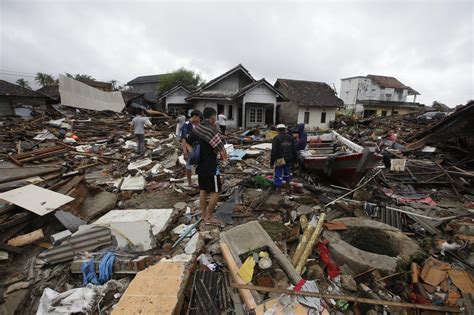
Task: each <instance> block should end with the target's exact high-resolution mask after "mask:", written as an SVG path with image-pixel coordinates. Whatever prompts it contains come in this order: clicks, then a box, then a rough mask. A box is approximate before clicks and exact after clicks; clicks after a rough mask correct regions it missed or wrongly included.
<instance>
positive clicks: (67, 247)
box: [39, 226, 112, 264]
mask: <svg viewBox="0 0 474 315" xmlns="http://www.w3.org/2000/svg"><path fill="white" fill-rule="evenodd" d="M111 244H112V233H111V231H110V229H108V228H105V227H100V226H94V227H91V228H88V229H86V230H83V231H80V232H78V233H76V234H74V235H73V236H72V237H71V238H70V239H69V240H67V241H66V242H63V243H62V244H61V245H59V246H56V247H54V248H52V249H48V250H46V251H44V252H43V253H41V254H40V255H39V258H40V259H42V260H44V261H46V262H47V263H50V264H57V263H60V262H63V261H68V260H72V259H73V258H74V256H76V255H77V254H79V253H81V252H84V251H90V250H94V249H96V248H99V247H101V246H106V245H111Z"/></svg>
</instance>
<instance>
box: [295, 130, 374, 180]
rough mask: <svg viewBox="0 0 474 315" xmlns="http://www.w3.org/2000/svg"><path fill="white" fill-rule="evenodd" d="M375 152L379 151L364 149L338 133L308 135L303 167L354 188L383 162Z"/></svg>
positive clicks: (301, 159) (369, 148) (302, 156)
mask: <svg viewBox="0 0 474 315" xmlns="http://www.w3.org/2000/svg"><path fill="white" fill-rule="evenodd" d="M375 151H376V148H375V147H362V146H360V145H358V144H356V143H354V142H352V141H350V140H349V139H347V138H344V137H343V136H341V135H340V134H338V133H337V132H335V131H331V132H327V133H317V134H308V147H307V148H306V150H304V151H300V153H301V155H300V165H301V166H302V167H303V171H305V172H308V173H311V174H314V175H317V176H321V177H326V178H328V179H329V180H330V181H333V182H335V183H337V184H339V185H343V186H346V187H353V186H355V185H356V184H357V183H358V182H359V181H360V179H361V178H362V177H363V176H364V175H365V174H366V173H367V171H368V170H370V169H372V168H374V166H375V165H376V164H377V162H378V161H380V160H381V159H382V155H380V154H377V153H376V152H375Z"/></svg>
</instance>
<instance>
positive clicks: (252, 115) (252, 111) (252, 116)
mask: <svg viewBox="0 0 474 315" xmlns="http://www.w3.org/2000/svg"><path fill="white" fill-rule="evenodd" d="M255 116H256V115H255V108H251V109H250V112H249V121H250V122H251V123H254V122H255Z"/></svg>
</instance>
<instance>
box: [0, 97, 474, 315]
mask: <svg viewBox="0 0 474 315" xmlns="http://www.w3.org/2000/svg"><path fill="white" fill-rule="evenodd" d="M82 107H83V108H81V109H78V110H76V109H74V108H70V107H69V108H68V107H64V108H59V109H54V110H52V109H49V110H45V111H42V110H38V112H37V114H36V115H37V116H34V117H31V118H30V119H29V120H25V118H19V117H2V118H1V120H0V125H1V126H2V128H1V130H0V143H1V146H0V148H1V149H0V198H1V199H0V274H1V275H2V277H1V278H0V313H1V314H34V313H36V314H63V313H67V312H79V313H81V312H82V313H89V314H98V313H100V314H138V313H141V314H251V313H255V314H370V313H373V314H382V313H384V312H385V313H388V314H401V313H404V314H414V312H415V311H416V310H421V311H422V312H424V311H429V312H430V314H431V313H433V314H434V313H440V314H441V313H443V312H451V313H459V312H465V313H466V314H469V312H472V309H474V304H473V301H474V299H473V294H474V286H473V283H474V277H473V275H474V273H473V270H474V254H473V250H472V249H473V248H474V221H473V213H474V185H473V183H474V181H473V179H474V164H473V161H474V160H473V152H474V135H473V130H474V128H472V117H474V103H472V102H471V103H470V104H467V105H466V106H464V107H462V108H460V109H458V110H457V111H456V112H454V113H452V114H450V115H449V116H447V117H446V118H444V119H443V120H441V121H439V122H436V123H432V124H428V125H427V124H420V123H417V121H416V115H415V114H413V115H410V114H409V115H403V116H390V117H374V118H367V119H366V118H355V117H351V116H338V117H337V118H336V120H335V121H333V122H332V123H331V127H332V130H333V131H336V133H330V132H327V131H318V132H310V133H309V134H308V147H307V149H306V150H305V152H303V153H302V154H301V158H300V161H299V166H300V167H299V169H298V170H297V171H295V173H294V175H295V176H294V178H293V180H292V181H291V182H290V183H287V184H288V185H286V186H284V188H283V191H282V192H281V193H277V192H276V190H275V189H274V188H273V184H272V181H271V180H272V174H273V170H272V169H271V168H270V150H271V140H270V139H265V137H264V136H263V137H262V138H259V139H258V140H257V139H253V138H250V137H247V136H246V134H247V133H248V132H247V131H242V130H240V131H239V130H230V131H229V133H228V134H227V135H226V136H224V138H225V139H226V141H227V145H226V149H227V151H228V153H229V155H230V157H231V158H230V159H229V161H228V162H227V163H225V164H223V165H222V167H221V173H222V178H223V191H222V193H221V195H220V198H219V202H218V205H217V207H216V211H217V217H218V218H220V219H221V220H222V221H223V222H225V223H226V224H225V226H224V227H217V226H212V225H205V224H204V223H203V221H202V219H201V217H200V213H199V190H198V189H197V188H194V187H192V186H189V185H187V180H186V170H185V167H184V164H185V161H184V158H183V155H182V152H181V148H180V146H179V144H178V140H177V139H176V136H175V134H174V131H175V129H176V124H175V121H174V119H172V118H171V117H169V116H167V115H166V114H163V113H160V112H156V111H155V112H150V114H153V115H154V116H152V122H153V128H152V129H151V130H149V131H147V133H146V149H147V151H146V154H145V156H144V157H143V156H138V155H137V154H136V153H135V149H136V145H137V144H136V142H135V138H134V136H133V135H132V134H130V132H129V124H128V123H129V122H130V120H131V115H129V114H128V113H127V112H126V111H124V112H110V111H94V110H88V109H84V106H82ZM157 113H158V114H157ZM267 127H268V128H265V127H264V128H260V132H261V133H262V134H267V131H268V134H269V135H270V134H271V135H273V136H274V134H272V131H270V126H267ZM73 136H74V137H73ZM71 139H72V140H71ZM321 139H323V140H321ZM325 141H327V142H325ZM325 144H328V145H325ZM328 148H329V149H328ZM351 148H352V149H351ZM368 148H370V150H368ZM328 150H329V151H330V150H334V151H335V152H332V151H331V153H327V152H326V151H328ZM351 150H355V152H358V154H359V155H360V156H363V157H367V158H368V159H373V160H371V162H370V163H365V164H364V163H359V164H357V165H356V166H355V167H354V168H357V172H359V171H360V173H358V176H359V175H360V176H359V177H357V178H356V177H349V176H347V177H346V176H345V175H344V174H343V175H342V176H339V175H338V174H341V173H340V172H344V170H341V168H340V167H339V164H338V163H339V161H338V157H340V156H342V155H344V156H348V154H349V151H351ZM322 151H325V152H326V153H325V154H326V157H327V156H331V154H333V155H332V157H331V158H328V160H327V161H326V162H325V164H324V165H323V166H321V165H316V164H315V162H314V157H315V156H319V157H321V156H322V155H321V152H322ZM369 151H370V152H369ZM311 161H313V162H311ZM320 167H324V168H323V169H321V168H320ZM346 172H347V170H346ZM355 179H357V180H355ZM354 180H355V181H354ZM96 274H97V275H99V278H98V279H102V276H103V275H104V274H107V276H109V277H110V278H107V279H106V280H104V282H103V283H101V282H100V281H97V282H96V283H94V281H95V280H94V281H87V279H89V280H90V279H91V276H95V275H96ZM94 279H95V278H94Z"/></svg>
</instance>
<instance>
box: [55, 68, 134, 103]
mask: <svg viewBox="0 0 474 315" xmlns="http://www.w3.org/2000/svg"><path fill="white" fill-rule="evenodd" d="M59 94H60V95H61V104H63V105H68V106H73V107H77V108H84V109H91V110H98V111H103V110H110V111H113V112H121V111H122V110H123V108H124V107H125V102H124V101H123V98H122V93H121V92H103V91H100V90H98V89H96V88H93V87H90V86H88V85H87V84H84V83H82V82H79V81H77V80H74V79H71V78H68V77H66V76H64V75H62V74H60V75H59Z"/></svg>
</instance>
